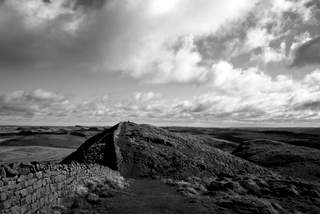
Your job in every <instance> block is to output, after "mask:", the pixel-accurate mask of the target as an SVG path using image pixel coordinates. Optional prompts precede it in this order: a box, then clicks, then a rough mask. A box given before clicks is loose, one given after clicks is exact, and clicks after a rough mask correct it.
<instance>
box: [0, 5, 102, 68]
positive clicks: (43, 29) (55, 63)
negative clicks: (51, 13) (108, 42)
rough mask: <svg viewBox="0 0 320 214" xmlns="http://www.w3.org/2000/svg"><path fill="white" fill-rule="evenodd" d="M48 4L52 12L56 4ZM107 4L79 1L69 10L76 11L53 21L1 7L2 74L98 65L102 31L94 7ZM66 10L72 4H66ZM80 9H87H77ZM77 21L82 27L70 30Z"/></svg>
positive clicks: (0, 65) (0, 63)
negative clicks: (30, 17)
mask: <svg viewBox="0 0 320 214" xmlns="http://www.w3.org/2000/svg"><path fill="white" fill-rule="evenodd" d="M39 1H41V0H39ZM44 2H45V5H47V7H48V8H49V10H50V7H52V4H53V2H52V1H44ZM69 2H74V1H69ZM104 3H105V1H101V0H95V1H89V0H78V1H76V3H73V6H74V7H75V8H69V9H70V10H71V11H72V10H74V12H70V11H69V12H66V13H61V14H60V13H59V14H57V15H56V16H55V17H53V18H52V19H50V20H41V18H39V19H37V18H35V19H31V20H28V19H27V16H26V15H25V14H23V12H21V11H19V10H17V8H13V7H12V6H10V5H7V4H1V6H0V35H1V39H0V72H2V73H3V72H11V71H12V70H18V71H20V70H23V71H26V70H33V69H35V68H38V67H40V68H42V69H43V68H51V69H52V68H54V69H55V70H59V69H61V70H62V68H67V69H78V68H79V67H83V66H85V65H88V64H90V65H92V64H95V63H96V62H98V61H99V60H101V58H99V57H100V52H99V51H100V48H99V47H100V42H101V38H100V37H101V35H100V34H99V33H98V32H99V30H101V28H99V27H98V26H97V23H96V20H95V19H96V16H97V14H96V10H94V9H92V8H100V7H103V5H104ZM63 7H71V5H67V4H65V5H63ZM80 7H81V8H85V10H77V9H78V8H80ZM54 9H55V8H53V7H52V10H54ZM87 9H90V10H87ZM91 9H92V10H91ZM61 10H62V8H61ZM77 19H79V21H81V23H80V25H79V28H77V29H76V30H75V32H72V29H67V28H68V26H67V25H68V24H70V25H72V24H74V23H76V22H77ZM81 19H82V20H81ZM31 22H34V23H31ZM38 22H39V23H38Z"/></svg>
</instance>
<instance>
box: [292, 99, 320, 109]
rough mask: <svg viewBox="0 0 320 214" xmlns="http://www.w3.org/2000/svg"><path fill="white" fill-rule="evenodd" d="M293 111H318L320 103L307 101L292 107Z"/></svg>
mask: <svg viewBox="0 0 320 214" xmlns="http://www.w3.org/2000/svg"><path fill="white" fill-rule="evenodd" d="M294 110H311V111H319V110H320V101H309V102H305V103H303V104H300V105H297V106H295V107H294Z"/></svg>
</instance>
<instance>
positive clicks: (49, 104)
mask: <svg viewBox="0 0 320 214" xmlns="http://www.w3.org/2000/svg"><path fill="white" fill-rule="evenodd" d="M69 105H70V102H69V101H68V99H66V97H64V96H63V95H60V94H56V93H54V92H49V91H45V90H43V89H37V90H34V91H31V92H24V91H15V92H12V93H10V94H7V95H1V96H0V115H1V116H2V117H29V118H32V117H46V116H49V117H50V116H53V117H60V116H64V115H66V114H68V110H69V107H70V106H69Z"/></svg>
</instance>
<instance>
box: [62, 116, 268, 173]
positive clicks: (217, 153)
mask: <svg viewBox="0 0 320 214" xmlns="http://www.w3.org/2000/svg"><path fill="white" fill-rule="evenodd" d="M72 161H76V162H80V163H98V164H102V165H105V166H108V167H110V168H111V169H114V170H118V171H120V172H121V173H122V174H123V175H126V176H133V177H135V176H145V177H153V176H170V177H178V178H179V177H186V176H190V175H195V174H197V175H207V176H211V175H216V174H220V173H224V174H230V175H234V174H261V175H264V176H271V175H272V174H273V173H272V172H271V171H268V170H266V169H264V168H262V167H259V166H257V165H255V164H252V163H250V162H247V161H244V160H242V159H240V158H237V157H234V156H233V155H230V154H228V153H226V152H223V151H221V150H219V149H217V148H213V147H210V146H208V145H205V144H202V143H201V142H199V141H197V139H196V138H195V139H194V138H192V137H190V136H185V135H179V134H176V133H172V132H169V131H167V130H165V129H162V128H158V127H155V126H150V125H138V124H135V123H131V122H122V123H119V124H117V125H115V126H113V127H111V128H109V129H107V130H105V131H103V132H101V133H99V134H97V135H96V136H94V137H92V138H90V139H88V140H87V141H86V142H85V143H84V144H83V145H82V146H81V147H80V148H79V149H78V150H77V151H75V152H74V153H73V154H71V155H70V156H68V157H67V158H66V159H65V160H63V163H70V162H72Z"/></svg>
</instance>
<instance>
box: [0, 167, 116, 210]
mask: <svg viewBox="0 0 320 214" xmlns="http://www.w3.org/2000/svg"><path fill="white" fill-rule="evenodd" d="M110 171H111V170H110V169H109V168H107V167H104V166H101V165H94V164H86V165H85V164H76V163H72V164H68V165H65V164H58V163H55V162H45V163H37V162H33V163H30V164H29V163H28V164H25V163H22V164H19V165H17V164H10V165H2V166H1V167H0V176H1V177H0V213H1V214H5V213H13V214H16V213H17V214H24V213H28V214H29V213H30V214H33V213H49V210H50V208H52V207H53V206H57V205H59V204H60V201H61V198H63V197H64V196H69V195H70V194H72V193H73V192H74V191H75V190H76V188H77V187H78V186H79V185H80V184H82V183H83V182H84V181H85V180H87V179H89V178H91V177H104V176H108V174H109V173H110Z"/></svg>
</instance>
